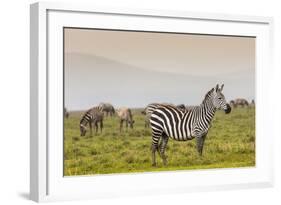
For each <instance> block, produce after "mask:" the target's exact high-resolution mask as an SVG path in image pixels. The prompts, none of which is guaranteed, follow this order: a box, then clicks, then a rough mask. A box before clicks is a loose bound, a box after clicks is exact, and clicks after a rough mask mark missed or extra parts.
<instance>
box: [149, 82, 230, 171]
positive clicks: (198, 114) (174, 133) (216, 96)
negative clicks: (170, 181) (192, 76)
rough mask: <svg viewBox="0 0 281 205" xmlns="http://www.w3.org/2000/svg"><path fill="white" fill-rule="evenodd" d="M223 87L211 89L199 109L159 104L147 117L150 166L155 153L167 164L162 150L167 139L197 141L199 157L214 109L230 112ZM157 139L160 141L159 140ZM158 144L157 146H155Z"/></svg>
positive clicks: (153, 164) (153, 162) (153, 161)
mask: <svg viewBox="0 0 281 205" xmlns="http://www.w3.org/2000/svg"><path fill="white" fill-rule="evenodd" d="M222 89H223V85H222V86H221V88H219V85H217V86H216V87H215V88H212V89H211V90H210V91H209V92H208V93H207V94H206V96H205V98H204V100H203V102H202V104H201V105H200V106H195V107H194V108H193V109H191V110H186V111H181V110H180V109H178V108H176V107H173V106H169V105H168V106H167V105H159V106H158V107H157V108H156V109H155V110H154V111H153V113H152V114H151V118H150V124H151V129H152V166H155V165H156V161H155V152H156V151H158V153H159V154H160V156H161V158H162V160H163V164H164V165H166V164H167V160H166V156H165V149H166V146H167V143H168V140H169V138H172V139H174V140H178V141H187V140H192V139H193V138H196V139H197V151H198V153H199V154H200V156H201V155H202V151H203V145H204V141H205V138H206V135H207V133H208V130H209V128H210V124H211V121H212V118H213V117H214V115H215V112H216V110H217V109H223V110H224V111H225V112H226V113H230V111H231V107H230V106H229V104H227V103H226V100H225V97H224V95H223V94H222ZM160 140H161V141H160ZM159 141H160V143H159Z"/></svg>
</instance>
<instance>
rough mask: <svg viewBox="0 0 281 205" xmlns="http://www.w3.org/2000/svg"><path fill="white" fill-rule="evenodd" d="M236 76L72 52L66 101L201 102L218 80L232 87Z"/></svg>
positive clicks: (80, 105) (76, 105)
mask: <svg viewBox="0 0 281 205" xmlns="http://www.w3.org/2000/svg"><path fill="white" fill-rule="evenodd" d="M171 69H173V68H172V67H171ZM187 69H188V68H187ZM233 77H235V75H233V76H230V77H229V78H228V79H221V77H220V76H216V77H202V76H190V75H183V74H174V73H167V72H156V71H151V70H149V69H145V68H139V67H136V66H131V65H128V64H126V63H125V62H118V61H114V60H111V59H107V58H104V57H98V56H91V55H83V54H74V53H70V54H66V55H65V102H66V107H69V109H79V110H80V109H85V108H87V107H89V106H92V105H95V104H98V103H99V102H111V103H113V104H114V105H118V106H121V105H122V106H132V107H143V106H144V105H146V104H147V103H150V102H170V103H175V104H179V103H184V104H198V103H200V102H201V101H202V99H203V96H204V95H205V93H206V92H207V91H208V89H210V88H211V87H212V86H215V84H216V83H217V82H224V83H225V84H226V89H227V88H229V89H230V87H227V86H229V85H231V84H233V83H234V82H236V83H237V79H235V78H233ZM241 84H243V82H241ZM199 85H200V86H199Z"/></svg>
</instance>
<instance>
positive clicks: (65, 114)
mask: <svg viewBox="0 0 281 205" xmlns="http://www.w3.org/2000/svg"><path fill="white" fill-rule="evenodd" d="M63 114H64V117H65V118H68V117H69V112H68V111H67V109H66V108H63Z"/></svg>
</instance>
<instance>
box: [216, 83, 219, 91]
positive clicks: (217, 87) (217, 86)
mask: <svg viewBox="0 0 281 205" xmlns="http://www.w3.org/2000/svg"><path fill="white" fill-rule="evenodd" d="M218 90H219V84H217V85H216V92H218Z"/></svg>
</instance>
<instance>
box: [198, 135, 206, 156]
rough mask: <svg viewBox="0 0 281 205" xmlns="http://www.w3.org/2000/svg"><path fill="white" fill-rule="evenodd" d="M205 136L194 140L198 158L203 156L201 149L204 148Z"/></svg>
mask: <svg viewBox="0 0 281 205" xmlns="http://www.w3.org/2000/svg"><path fill="white" fill-rule="evenodd" d="M206 135H207V134H205V135H202V136H199V137H197V138H196V145H197V151H198V153H199V155H200V156H202V154H203V147H204V142H205V138H206Z"/></svg>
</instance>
